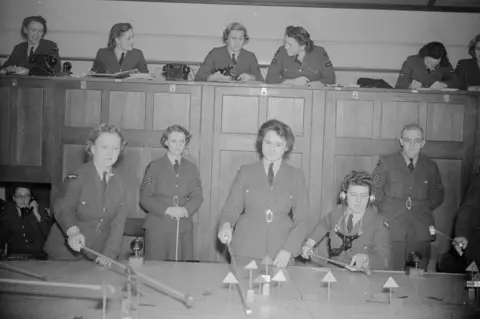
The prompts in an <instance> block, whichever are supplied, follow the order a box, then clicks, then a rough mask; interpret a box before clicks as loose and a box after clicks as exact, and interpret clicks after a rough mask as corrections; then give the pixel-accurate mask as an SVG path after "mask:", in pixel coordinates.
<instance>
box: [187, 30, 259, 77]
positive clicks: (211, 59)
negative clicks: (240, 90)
mask: <svg viewBox="0 0 480 319" xmlns="http://www.w3.org/2000/svg"><path fill="white" fill-rule="evenodd" d="M247 42H248V34H247V29H246V28H245V27H244V26H243V25H242V24H240V23H238V22H233V23H230V24H229V25H228V26H227V28H226V29H225V30H224V31H223V43H225V45H224V46H222V47H218V48H214V49H212V50H211V51H210V52H209V53H208V54H207V56H206V58H205V60H204V61H203V63H202V64H201V65H200V68H199V69H198V72H197V74H196V76H195V80H196V81H214V82H231V81H232V80H237V81H242V82H245V81H262V82H263V76H262V74H261V73H260V68H259V66H258V61H257V57H256V56H255V54H254V53H252V52H250V51H247V50H245V49H244V48H243V46H244V45H245V44H247ZM225 68H231V71H230V75H228V74H222V72H221V71H220V70H224V69H225ZM232 77H233V79H232Z"/></svg>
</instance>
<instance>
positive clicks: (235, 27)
mask: <svg viewBox="0 0 480 319" xmlns="http://www.w3.org/2000/svg"><path fill="white" fill-rule="evenodd" d="M232 31H243V39H244V42H243V43H244V44H247V42H248V40H249V39H250V38H249V37H248V34H247V28H245V26H244V25H243V24H241V23H239V22H232V23H230V24H229V25H227V27H226V28H225V30H223V36H222V41H223V43H227V41H228V36H229V35H230V32H232Z"/></svg>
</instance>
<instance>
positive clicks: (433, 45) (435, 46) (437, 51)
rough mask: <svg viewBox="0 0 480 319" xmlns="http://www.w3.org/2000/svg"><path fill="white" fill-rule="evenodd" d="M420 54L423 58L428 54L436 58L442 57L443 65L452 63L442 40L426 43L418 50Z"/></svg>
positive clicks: (441, 63)
mask: <svg viewBox="0 0 480 319" xmlns="http://www.w3.org/2000/svg"><path fill="white" fill-rule="evenodd" d="M418 55H420V56H421V57H422V58H424V57H427V56H428V57H431V58H434V59H436V60H438V59H440V65H441V66H449V65H450V61H449V60H448V55H447V50H446V49H445V46H444V45H443V44H442V43H440V42H430V43H428V44H426V45H424V46H423V48H421V49H420V51H418Z"/></svg>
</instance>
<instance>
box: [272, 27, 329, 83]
mask: <svg viewBox="0 0 480 319" xmlns="http://www.w3.org/2000/svg"><path fill="white" fill-rule="evenodd" d="M266 82H267V83H283V84H289V85H306V84H308V83H310V82H312V84H314V83H315V82H316V83H318V84H335V71H334V69H333V65H332V62H331V61H330V58H329V57H328V54H327V51H325V49H324V48H323V47H321V46H318V45H314V43H313V41H312V40H311V39H310V34H309V33H308V32H307V31H306V30H305V29H304V28H302V27H294V26H289V27H287V29H286V31H285V45H284V46H281V47H280V48H278V50H277V52H276V53H275V56H274V57H273V60H272V62H271V63H270V66H269V67H268V73H267V79H266Z"/></svg>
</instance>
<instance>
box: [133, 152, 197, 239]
mask: <svg viewBox="0 0 480 319" xmlns="http://www.w3.org/2000/svg"><path fill="white" fill-rule="evenodd" d="M175 196H177V197H178V206H180V207H185V208H186V209H187V212H188V218H181V219H180V233H184V232H187V231H192V229H193V223H192V216H193V215H194V214H195V213H196V212H197V211H198V209H199V208H200V206H201V205H202V202H203V196H202V184H201V181H200V173H199V172H198V169H197V167H196V166H195V164H193V163H192V162H190V161H189V160H187V159H186V158H184V157H182V160H181V161H180V166H179V168H178V173H175V169H174V167H173V165H172V163H171V162H170V159H169V158H168V156H167V155H165V156H163V157H161V158H159V159H158V160H155V161H153V162H151V163H150V164H149V165H148V167H147V169H146V171H145V176H144V178H143V182H142V186H141V190H140V205H141V206H142V207H143V209H145V211H146V212H147V217H146V218H145V228H146V229H155V230H161V231H164V232H167V233H173V234H174V233H176V232H177V221H176V219H173V218H171V217H170V216H168V215H165V211H166V210H167V208H168V207H171V206H174V197H175Z"/></svg>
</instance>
